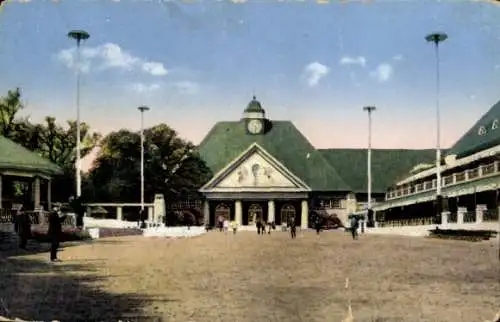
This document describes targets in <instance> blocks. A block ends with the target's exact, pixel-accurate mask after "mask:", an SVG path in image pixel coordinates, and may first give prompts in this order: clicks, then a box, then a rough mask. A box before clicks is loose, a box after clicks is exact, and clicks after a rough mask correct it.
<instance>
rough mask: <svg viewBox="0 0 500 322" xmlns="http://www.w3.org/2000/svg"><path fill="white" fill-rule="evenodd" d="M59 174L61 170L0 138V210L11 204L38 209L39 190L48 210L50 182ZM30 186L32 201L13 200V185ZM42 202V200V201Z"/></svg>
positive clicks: (19, 146) (21, 147) (13, 143)
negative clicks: (21, 183)
mask: <svg viewBox="0 0 500 322" xmlns="http://www.w3.org/2000/svg"><path fill="white" fill-rule="evenodd" d="M61 173H62V169H61V168H60V167H59V166H57V165H55V164H53V163H52V162H50V161H49V160H47V159H45V158H43V157H41V156H40V155H38V154H36V153H35V152H32V151H30V150H28V149H26V148H24V147H23V146H21V145H19V144H17V143H15V142H13V141H11V140H9V139H7V138H5V137H3V136H0V208H7V209H10V208H11V207H12V205H13V204H17V203H23V204H26V203H32V206H33V207H34V208H38V207H40V205H41V196H40V194H41V190H42V189H44V190H45V191H46V193H47V198H46V199H47V200H46V203H45V204H46V207H48V208H50V191H51V185H50V181H51V178H52V177H54V176H56V175H59V174H61ZM14 181H23V182H27V183H28V182H29V183H30V192H31V193H30V195H31V196H32V200H30V201H27V200H18V199H16V198H14V193H13V190H12V189H13V188H12V185H13V182H14ZM44 199H45V198H44Z"/></svg>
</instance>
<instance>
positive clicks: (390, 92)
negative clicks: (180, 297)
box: [0, 0, 500, 148]
mask: <svg viewBox="0 0 500 322" xmlns="http://www.w3.org/2000/svg"><path fill="white" fill-rule="evenodd" d="M20 2H24V3H20ZM20 2H18V3H16V2H10V3H7V4H6V5H5V6H4V7H3V8H2V11H1V12H0V95H3V93H6V92H7V90H9V89H13V88H15V87H18V86H19V87H20V88H21V89H22V92H23V98H24V102H25V104H26V105H27V108H26V111H25V113H27V114H29V115H30V117H31V118H32V119H33V120H35V121H40V120H42V119H43V117H44V116H46V115H54V116H56V117H57V119H58V120H59V121H60V122H64V121H65V120H68V119H74V118H75V115H76V108H75V93H76V80H75V79H76V78H75V70H76V68H77V66H80V69H81V70H82V77H81V115H82V120H84V121H85V122H87V123H88V124H90V126H91V127H92V128H93V129H94V130H96V131H99V132H102V133H104V134H105V133H109V132H110V131H114V130H118V129H120V128H129V129H134V130H138V129H139V128H140V116H139V112H138V111H137V106H140V105H147V106H149V107H150V108H151V110H150V111H149V112H147V113H146V115H145V125H146V126H151V125H154V124H158V123H160V122H164V123H167V124H168V125H170V126H172V127H173V128H174V129H176V130H177V131H178V133H179V135H181V136H182V137H184V138H186V139H188V140H190V141H192V142H194V143H195V144H197V143H199V142H200V141H201V140H202V139H203V137H204V136H205V135H206V133H207V132H208V131H209V130H210V128H211V127H212V126H213V125H214V124H215V123H216V122H218V121H231V120H238V119H240V118H241V116H242V112H243V109H244V108H245V107H246V105H247V104H248V102H249V101H250V100H251V99H252V95H253V94H255V95H256V96H257V99H258V100H259V101H260V102H261V103H262V105H263V107H264V109H265V110H266V115H267V117H268V118H270V119H271V120H273V119H274V120H291V121H293V122H294V124H295V125H296V126H297V128H298V129H299V130H301V131H302V132H303V134H304V135H305V136H306V137H307V138H308V139H309V140H310V142H311V143H312V144H313V145H314V146H316V147H318V148H349V147H353V148H360V147H366V145H367V136H368V129H367V128H368V126H367V124H368V117H367V114H366V112H363V110H362V107H363V106H366V105H374V106H376V107H377V110H376V111H375V112H374V113H373V117H372V119H373V125H372V142H373V147H374V148H432V147H434V146H435V141H436V139H435V137H436V130H435V129H436V117H435V115H436V112H435V111H436V90H435V85H436V72H435V68H436V57H435V51H434V48H433V45H432V44H430V43H427V42H426V41H425V36H426V35H427V34H428V33H430V32H435V31H440V32H446V33H447V34H448V36H449V38H448V39H447V40H446V41H445V42H444V43H442V44H441V46H440V51H439V55H440V70H441V82H440V83H441V94H440V98H441V126H442V130H441V132H442V139H441V145H442V146H443V147H449V146H451V145H452V144H453V143H454V142H455V141H456V140H457V139H458V138H459V137H460V136H461V135H462V134H463V133H464V132H465V131H466V130H468V129H469V128H470V127H471V126H472V125H473V124H474V123H475V121H476V120H477V119H478V118H479V117H480V116H481V115H483V114H484V113H485V112H486V111H487V110H488V109H489V108H490V107H491V106H492V105H493V104H495V103H496V102H497V101H499V100H500V90H499V89H500V6H499V5H495V4H492V3H487V2H477V1H476V2H465V1H453V2H451V1H429V0H420V1H395V0H394V1H371V2H363V3H362V2H348V3H341V2H340V1H331V2H330V3H326V4H320V3H316V2H312V1H281V2H279V1H271V0H269V1H252V0H248V1H246V2H244V1H241V0H240V1H239V2H238V3H232V2H230V1H216V0H213V1H208V0H206V1H195V0H193V1H190V2H189V3H188V2H175V1H170V2H165V1H145V0H144V1H140V0H136V1H132V0H130V1H127V0H122V1H111V0H96V1H80V0H71V1H69V0H66V1H64V0H60V1H42V0H39V1H26V0H24V1H20ZM72 29H83V30H86V31H87V32H88V33H89V34H90V38H89V39H88V40H87V41H86V42H84V43H83V44H82V47H81V63H80V64H76V59H75V52H76V50H75V47H76V46H75V42H74V41H72V40H70V39H69V38H67V37H66V34H67V32H68V31H69V30H72Z"/></svg>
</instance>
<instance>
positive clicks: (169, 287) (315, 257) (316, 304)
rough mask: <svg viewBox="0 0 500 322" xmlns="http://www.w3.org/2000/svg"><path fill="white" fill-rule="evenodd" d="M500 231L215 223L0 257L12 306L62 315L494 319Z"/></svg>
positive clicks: (5, 309) (1, 281) (32, 315)
mask: <svg viewBox="0 0 500 322" xmlns="http://www.w3.org/2000/svg"><path fill="white" fill-rule="evenodd" d="M497 246H498V245H497V244H496V241H495V242H481V243H469V242H457V241H441V240H430V239H422V238H405V237H388V236H373V235H369V236H362V237H361V239H360V240H358V241H353V240H351V239H350V238H349V236H348V235H345V234H344V233H323V234H322V235H321V236H320V238H319V239H317V238H316V236H315V234H314V233H309V232H308V233H305V234H304V236H300V235H299V237H298V238H297V239H295V240H291V239H290V238H289V236H288V235H287V234H286V233H281V232H279V233H274V234H272V235H270V236H268V235H265V236H258V235H257V234H256V233H252V232H241V233H238V234H236V235H231V234H229V235H225V234H224V233H219V232H211V233H209V234H208V235H206V236H202V237H197V238H193V239H182V240H181V239H178V240H166V239H154V238H151V239H148V238H144V237H138V236H135V237H121V238H109V239H103V240H100V241H96V242H93V243H87V244H83V245H78V246H71V247H65V248H64V249H63V251H62V252H61V253H60V258H61V259H62V260H63V262H62V263H57V264H52V263H48V261H47V257H48V254H47V253H35V254H24V255H15V256H12V254H10V255H9V256H7V255H5V254H4V255H3V256H2V257H0V315H10V316H17V317H20V318H24V319H26V320H50V319H60V320H61V321H89V320H93V321H117V320H119V319H122V320H123V321H179V322H187V321H200V322H204V321H207V322H208V321H210V322H212V321H228V322H236V321H242V322H243V321H245V322H246V321H248V322H256V321H290V322H293V321H325V322H326V321H328V322H332V321H341V320H342V318H343V317H344V316H345V315H346V313H347V305H348V297H349V295H348V294H349V293H348V292H347V291H346V289H345V279H346V278H349V279H350V282H349V284H350V293H351V298H352V309H353V313H354V317H355V321H411V322H416V321H433V322H434V321H453V322H458V321H466V322H473V321H484V320H486V319H491V318H492V317H493V316H494V315H495V313H497V311H498V310H499V309H500V261H499V260H498V249H497Z"/></svg>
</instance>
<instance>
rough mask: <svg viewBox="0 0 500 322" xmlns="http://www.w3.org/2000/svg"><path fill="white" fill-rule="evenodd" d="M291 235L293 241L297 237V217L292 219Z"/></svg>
mask: <svg viewBox="0 0 500 322" xmlns="http://www.w3.org/2000/svg"><path fill="white" fill-rule="evenodd" d="M289 225H290V235H291V236H292V239H294V238H295V237H297V225H296V224H295V217H291V218H290V223H289Z"/></svg>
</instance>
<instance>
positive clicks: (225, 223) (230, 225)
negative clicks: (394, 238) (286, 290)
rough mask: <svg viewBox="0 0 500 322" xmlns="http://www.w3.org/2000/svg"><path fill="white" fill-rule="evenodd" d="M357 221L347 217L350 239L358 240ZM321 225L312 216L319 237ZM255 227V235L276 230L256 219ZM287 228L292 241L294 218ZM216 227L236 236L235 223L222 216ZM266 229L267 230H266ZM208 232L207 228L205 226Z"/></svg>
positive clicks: (236, 227)
mask: <svg viewBox="0 0 500 322" xmlns="http://www.w3.org/2000/svg"><path fill="white" fill-rule="evenodd" d="M359 221H360V218H359V217H358V216H350V217H349V230H350V232H351V235H352V239H354V240H356V239H358V229H359ZM323 223H324V220H323V218H322V217H321V216H314V218H313V226H314V229H315V230H316V235H318V236H319V234H320V232H321V230H322V229H323ZM255 225H256V227H257V234H259V235H264V234H266V231H267V234H271V229H272V230H276V223H275V222H274V221H272V222H269V223H266V221H265V220H264V219H257V220H256V222H255ZM286 226H287V228H288V229H289V231H290V236H291V238H292V239H294V238H296V237H297V222H296V220H295V217H294V216H291V217H289V218H288V221H287V223H286ZM217 227H218V229H219V231H221V232H222V231H224V232H226V233H227V232H228V231H229V229H231V230H232V231H233V234H236V231H237V230H238V224H237V223H236V222H235V221H231V222H230V221H229V220H228V219H227V218H225V217H223V216H219V217H218V218H217ZM266 228H267V229H266ZM207 230H208V226H207Z"/></svg>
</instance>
